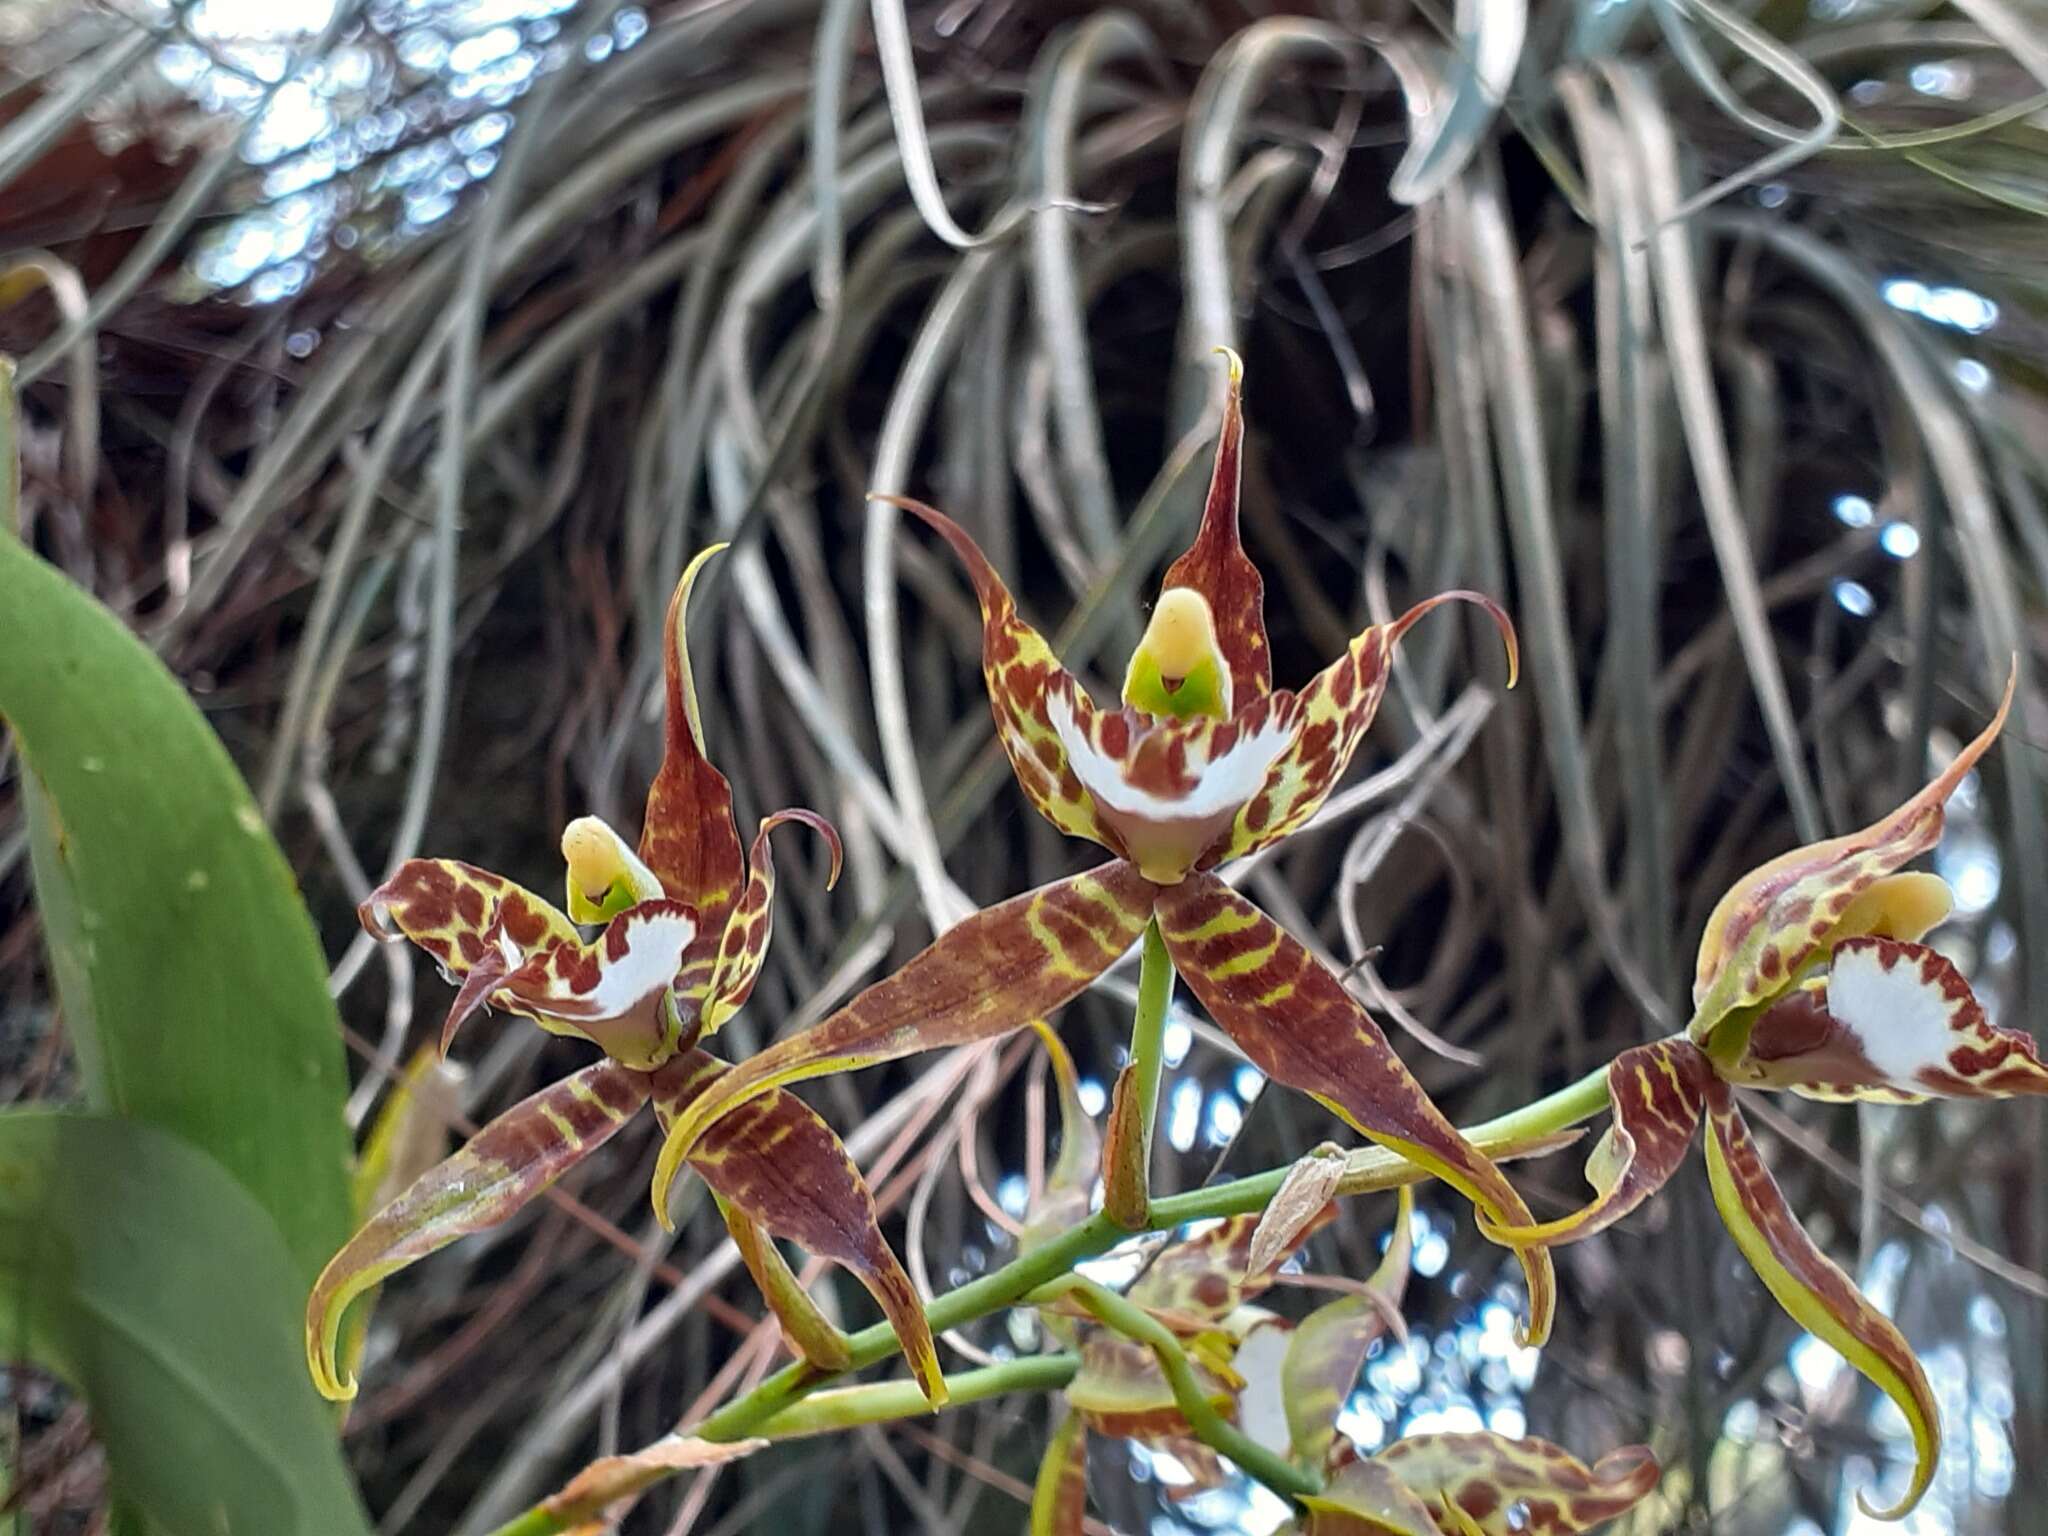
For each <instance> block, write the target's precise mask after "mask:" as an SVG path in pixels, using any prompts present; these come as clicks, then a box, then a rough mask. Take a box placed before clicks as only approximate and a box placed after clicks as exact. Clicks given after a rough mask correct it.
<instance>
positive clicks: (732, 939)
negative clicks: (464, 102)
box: [679, 810, 845, 1034]
mask: <svg viewBox="0 0 2048 1536" xmlns="http://www.w3.org/2000/svg"><path fill="white" fill-rule="evenodd" d="M788 822H795V823H797V824H799V825H801V826H806V827H809V828H810V829H811V830H812V831H813V832H815V833H817V834H818V836H819V837H821V838H823V839H824V840H825V846H826V847H827V848H828V849H830V850H831V854H832V868H831V870H830V871H829V872H828V873H827V874H826V876H825V889H826V890H828V891H829V890H830V889H832V887H833V886H835V885H837V884H838V883H839V870H840V866H841V864H842V863H843V862H844V860H845V850H844V848H843V847H842V846H841V844H840V841H839V833H838V831H837V830H836V829H835V828H834V827H833V825H832V823H831V822H829V821H827V820H826V819H825V818H824V817H822V816H820V815H818V814H817V813H816V812H815V811H806V810H784V811H777V812H776V813H775V814H774V815H772V816H768V817H765V818H764V819H763V820H762V822H761V826H760V829H759V830H758V831H756V832H755V834H754V842H753V846H752V847H751V848H750V849H749V850H748V854H747V866H748V875H747V890H746V894H745V895H744V896H743V897H741V898H740V902H739V905H738V906H736V907H734V908H733V911H732V916H731V917H730V918H728V919H727V920H726V925H725V936H724V938H723V939H722V940H721V942H720V944H719V947H718V950H717V955H716V960H715V962H714V963H713V965H712V967H711V970H710V971H709V973H708V974H707V975H706V976H705V978H704V982H703V992H702V1004H701V1007H702V1032H703V1033H704V1034H710V1033H711V1032H713V1031H715V1030H716V1029H718V1028H719V1026H720V1025H722V1024H724V1023H725V1021H726V1020H727V1019H729V1018H731V1017H732V1015H733V1014H735V1013H737V1012H738V1011H739V1009H740V1007H741V1006H742V1005H743V1004H744V1003H745V1002H746V1000H747V999H748V998H749V997H751V996H752V995H753V992H754V983H755V982H757V981H758V980H760V976H761V965H762V962H763V961H764V960H765V959H766V958H767V954H768V941H769V939H770V938H771V937H772V936H773V934H774V922H775V850H774V848H773V846H772V845H771V843H770V841H769V835H770V834H771V833H772V832H774V830H775V829H776V828H777V827H779V826H782V825H784V824H785V823H788ZM686 969H687V957H686ZM679 980H680V978H679Z"/></svg>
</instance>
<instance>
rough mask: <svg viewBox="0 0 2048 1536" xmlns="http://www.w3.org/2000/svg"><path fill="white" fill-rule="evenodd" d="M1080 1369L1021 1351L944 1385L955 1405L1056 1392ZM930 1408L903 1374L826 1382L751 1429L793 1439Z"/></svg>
mask: <svg viewBox="0 0 2048 1536" xmlns="http://www.w3.org/2000/svg"><path fill="white" fill-rule="evenodd" d="M1054 1283H1055V1284H1057V1283H1058V1282H1057V1281H1055V1282H1054ZM1080 1368H1081V1357H1080V1356H1079V1355H1075V1354H1060V1355H1025V1356H1024V1357H1022V1358H1021V1359H1017V1360H1004V1361H1001V1362H999V1363H998V1364H995V1365H989V1366H984V1367H982V1368H981V1369H980V1370H978V1371H959V1372H954V1373H950V1374H948V1375H947V1377H946V1390H947V1391H948V1392H949V1393H950V1394H951V1396H950V1397H948V1398H947V1400H946V1406H947V1407H948V1408H957V1407H959V1406H960V1405H961V1404H962V1403H979V1402H983V1401H985V1400H986V1399H988V1398H991V1397H1002V1396H1004V1395H1005V1394H1006V1393H1010V1392H1057V1391H1058V1390H1059V1389H1060V1388H1062V1387H1064V1386H1065V1385H1066V1384H1067V1383H1068V1382H1070V1381H1072V1380H1073V1379H1074V1372H1075V1371H1077V1370H1079V1369H1080ZM931 1411H932V1410H931V1404H930V1403H928V1402H926V1401H925V1397H924V1391H923V1389H922V1388H920V1387H919V1386H918V1384H917V1383H916V1382H914V1381H912V1380H911V1379H910V1378H909V1377H907V1376H905V1377H901V1378H899V1379H897V1380H894V1381H868V1382H862V1383H861V1384H860V1385H859V1386H857V1387H828V1388H826V1389H825V1390H824V1391H822V1392H813V1393H812V1394H811V1395H810V1396H809V1397H806V1398H804V1399H802V1400H801V1401H799V1402H794V1403H791V1404H790V1405H789V1406H788V1407H787V1408H785V1409H783V1410H782V1412H780V1413H778V1414H776V1415H775V1417H774V1418H772V1419H770V1420H769V1421H768V1422H767V1423H765V1424H763V1425H762V1426H761V1427H760V1428H759V1429H757V1430H755V1431H754V1433H755V1434H757V1435H759V1436H760V1437H761V1438H762V1439H764V1440H795V1439H798V1438H799V1437H801V1436H804V1435H822V1434H826V1433H829V1432H831V1431H833V1430H839V1429H853V1428H855V1427H857V1426H859V1425H862V1424H884V1423H887V1422H888V1421H889V1420H891V1419H914V1418H923V1417H924V1416H925V1415H926V1414H928V1413H930V1412H931Z"/></svg>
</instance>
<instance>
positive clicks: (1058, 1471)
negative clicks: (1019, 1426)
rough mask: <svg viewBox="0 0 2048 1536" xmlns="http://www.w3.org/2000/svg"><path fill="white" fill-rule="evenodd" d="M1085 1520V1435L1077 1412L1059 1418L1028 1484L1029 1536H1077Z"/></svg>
mask: <svg viewBox="0 0 2048 1536" xmlns="http://www.w3.org/2000/svg"><path fill="white" fill-rule="evenodd" d="M1087 1517H1088V1432H1087V1427H1086V1426H1085V1425H1084V1424H1083V1423H1082V1421H1081V1416H1080V1415H1079V1414H1078V1413H1074V1412H1072V1411H1069V1412H1067V1413H1065V1414H1062V1415H1061V1416H1060V1421H1059V1424H1058V1425H1057V1426H1056V1427H1055V1428H1054V1430H1053V1432H1052V1439H1051V1441H1050V1442H1049V1443H1048V1444H1047V1445H1046V1448H1045V1458H1044V1460H1042V1461H1040V1462H1039V1464H1038V1476H1037V1478H1036V1479H1034V1480H1033V1482H1032V1485H1031V1523H1030V1526H1029V1527H1028V1529H1029V1533H1030V1536H1081V1532H1082V1530H1083V1529H1084V1528H1085V1527H1086V1525H1087Z"/></svg>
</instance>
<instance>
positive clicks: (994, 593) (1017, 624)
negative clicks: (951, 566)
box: [873, 495, 1123, 853]
mask: <svg viewBox="0 0 2048 1536" xmlns="http://www.w3.org/2000/svg"><path fill="white" fill-rule="evenodd" d="M873 499H874V500H876V501H885V502H887V503H888V504H889V505H890V506H893V507H901V508H902V509H903V510H904V511H906V512H908V513H910V514H911V515H913V516H915V517H918V518H921V519H922V520H923V521H924V522H925V523H926V525H927V526H929V527H930V528H931V529H932V530H933V531H934V532H936V533H937V534H938V535H939V536H940V537H941V538H943V539H944V540H945V541H946V543H947V544H949V545H950V546H952V550H953V553H954V555H955V556H957V557H958V558H959V561H960V563H961V564H962V565H964V566H965V567H966V568H967V575H968V579H969V580H970V581H972V582H973V583H974V595H975V597H976V598H977V599H978V600H979V601H980V604H981V671H982V677H983V679H984V681H985V682H986V683H987V684H988V702H989V708H990V710H991V711H992V712H993V713H994V715H995V722H996V740H998V741H1000V742H1001V743H1002V744H1003V751H1005V752H1006V753H1008V754H1009V758H1010V766H1011V768H1013V769H1014V770H1015V771H1016V774H1017V782H1018V783H1019V784H1020V785H1022V786H1023V789H1024V794H1025V796H1026V798H1028V799H1029V800H1030V801H1031V803H1032V804H1033V805H1035V806H1036V807H1038V810H1039V813H1040V814H1041V815H1043V816H1044V817H1045V819H1046V820H1047V821H1050V822H1051V823H1052V824H1053V825H1054V826H1056V827H1058V828H1059V829H1060V830H1061V831H1062V832H1064V833H1066V834H1067V835H1068V836H1070V837H1084V838H1087V839H1088V840H1089V841H1090V842H1094V843H1100V844H1102V846H1103V847H1105V848H1108V849H1109V850H1110V851H1111V852H1112V853H1122V852H1123V849H1122V848H1120V847H1119V846H1118V845H1117V844H1116V842H1115V841H1114V839H1113V838H1112V837H1111V835H1110V834H1109V833H1108V832H1107V831H1106V830H1105V829H1104V828H1103V827H1102V825H1101V824H1100V822H1099V821H1098V820H1097V818H1096V813H1095V803H1094V801H1093V800H1091V799H1090V798H1089V795H1088V791H1087V790H1085V789H1083V788H1082V787H1081V783H1080V781H1079V780H1078V779H1076V778H1075V777H1074V773H1073V770H1072V768H1070V767H1069V766H1068V763H1067V754H1066V749H1065V748H1064V747H1063V746H1062V745H1061V744H1060V739H1059V736H1058V735H1057V734H1056V733H1055V732H1054V731H1053V728H1052V722H1051V720H1050V719H1049V718H1048V716H1047V713H1046V710H1047V703H1048V698H1049V696H1050V695H1051V694H1052V693H1054V692H1055V691H1056V692H1058V693H1059V694H1060V695H1061V696H1062V697H1064V698H1065V699H1066V700H1067V708H1068V709H1069V711H1070V712H1071V713H1072V714H1073V716H1074V717H1075V718H1076V719H1078V720H1082V721H1084V722H1085V721H1086V720H1088V719H1089V718H1090V717H1092V716H1093V714H1094V712H1095V705H1094V703H1093V702H1092V701H1091V700H1090V699H1089V697H1088V691H1087V690H1086V689H1085V688H1083V687H1082V686H1081V685H1080V684H1079V683H1078V682H1076V681H1075V679H1074V675H1073V674H1072V673H1071V672H1069V671H1067V669H1066V668H1065V667H1063V666H1061V665H1060V663H1059V659H1058V658H1057V657H1056V656H1054V655H1053V653H1052V647H1051V646H1050V645H1048V644H1047V643H1046V639H1045V636H1044V635H1042V634H1040V633H1039V632H1038V631H1037V630H1035V629H1033V628H1032V627H1031V626H1030V625H1029V624H1027V623H1025V622H1024V620H1023V619H1021V618H1020V617H1018V615H1017V604H1016V602H1015V601H1014V600H1013V599H1012V598H1011V596H1010V591H1009V588H1007V587H1005V586H1004V585H1003V579H1002V578H1001V577H1000V576H998V575H997V574H996V573H995V568H994V567H993V566H991V565H990V564H989V563H988V557H987V556H986V555H984V554H983V553H982V552H981V548H980V546H979V545H977V544H976V543H975V542H974V540H973V539H971V538H969V537H968V535H967V531H966V530H965V529H963V528H962V527H961V526H960V525H959V524H958V523H956V522H954V521H953V520H952V519H951V518H950V517H948V516H946V514H945V513H943V512H941V511H939V510H937V509H936V508H934V507H928V506H926V505H925V504H924V503H923V502H921V501H912V500H911V499H910V498H909V497H907V496H879V495H878V496H876V497H874V498H873Z"/></svg>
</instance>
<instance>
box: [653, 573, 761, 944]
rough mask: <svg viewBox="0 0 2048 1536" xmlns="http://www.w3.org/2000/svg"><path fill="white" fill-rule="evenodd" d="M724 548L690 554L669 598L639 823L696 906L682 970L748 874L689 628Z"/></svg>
mask: <svg viewBox="0 0 2048 1536" xmlns="http://www.w3.org/2000/svg"><path fill="white" fill-rule="evenodd" d="M723 548H724V546H723V545H714V546H713V547H712V548H710V549H707V550H705V551H703V552H702V553H701V554H699V555H698V556H697V557H696V558H695V559H693V560H692V561H691V562H690V564H689V566H688V568H687V569H685V570H684V572H683V577H682V580H680V581H678V582H677V583H676V589H675V593H674V595H673V596H671V597H670V598H669V604H668V617H667V619H666V621H665V623H666V627H665V629H664V634H665V635H666V637H667V641H668V644H667V646H666V647H665V654H664V658H663V667H662V681H663V686H664V689H665V692H666V704H667V707H666V709H665V711H664V715H663V721H664V723H663V736H662V756H661V767H660V768H659V769H657V770H656V771H655V775H654V782H653V784H651V785H650V786H649V787H648V790H647V811H646V818H645V820H644V821H643V822H642V824H641V828H640V860H641V862H642V863H644V864H645V865H646V866H647V867H648V868H649V869H650V870H652V871H653V872H654V875H655V878H656V879H658V880H660V881H661V887H662V889H663V890H664V891H665V892H667V893H668V895H669V896H670V898H672V899H673V900H676V901H680V902H685V903H687V904H688V905H690V906H692V907H694V908H695V909H696V911H697V922H698V926H697V934H696V937H695V938H694V939H693V940H692V941H691V946H690V949H689V950H688V951H686V952H685V955H684V964H683V966H682V967H681V968H680V969H682V970H689V969H691V967H692V962H694V961H697V960H698V959H699V958H700V957H701V956H703V955H715V954H716V953H717V946H718V943H719V937H720V935H721V934H722V933H723V932H724V929H725V921H726V916H727V914H728V913H729V912H730V911H731V910H732V906H733V902H734V901H735V899H736V898H737V897H738V895H739V892H740V886H741V883H742V882H743V881H744V880H745V879H746V866H745V864H744V863H743V862H742V855H741V851H740V833H739V828H738V827H737V826H735V825H734V823H733V819H732V785H731V784H729V783H728V782H727V781H726V777H725V775H724V774H722V773H720V772H719V771H718V769H717V768H716V767H715V766H714V765H713V764H712V762H711V759H710V758H709V757H708V756H707V755H706V753H705V747H704V726H703V721H702V719H701V718H700V716H699V714H698V710H697V688H696V682H695V679H694V677H693V676H692V674H691V669H690V651H689V639H688V634H687V624H688V619H689V605H690V590H691V588H692V587H694V586H695V585H696V582H697V577H698V575H699V573H700V572H701V571H702V570H703V568H704V564H705V562H706V561H707V560H709V559H710V558H711V557H712V556H713V555H715V554H716V553H718V551H719V550H720V549H723Z"/></svg>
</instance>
